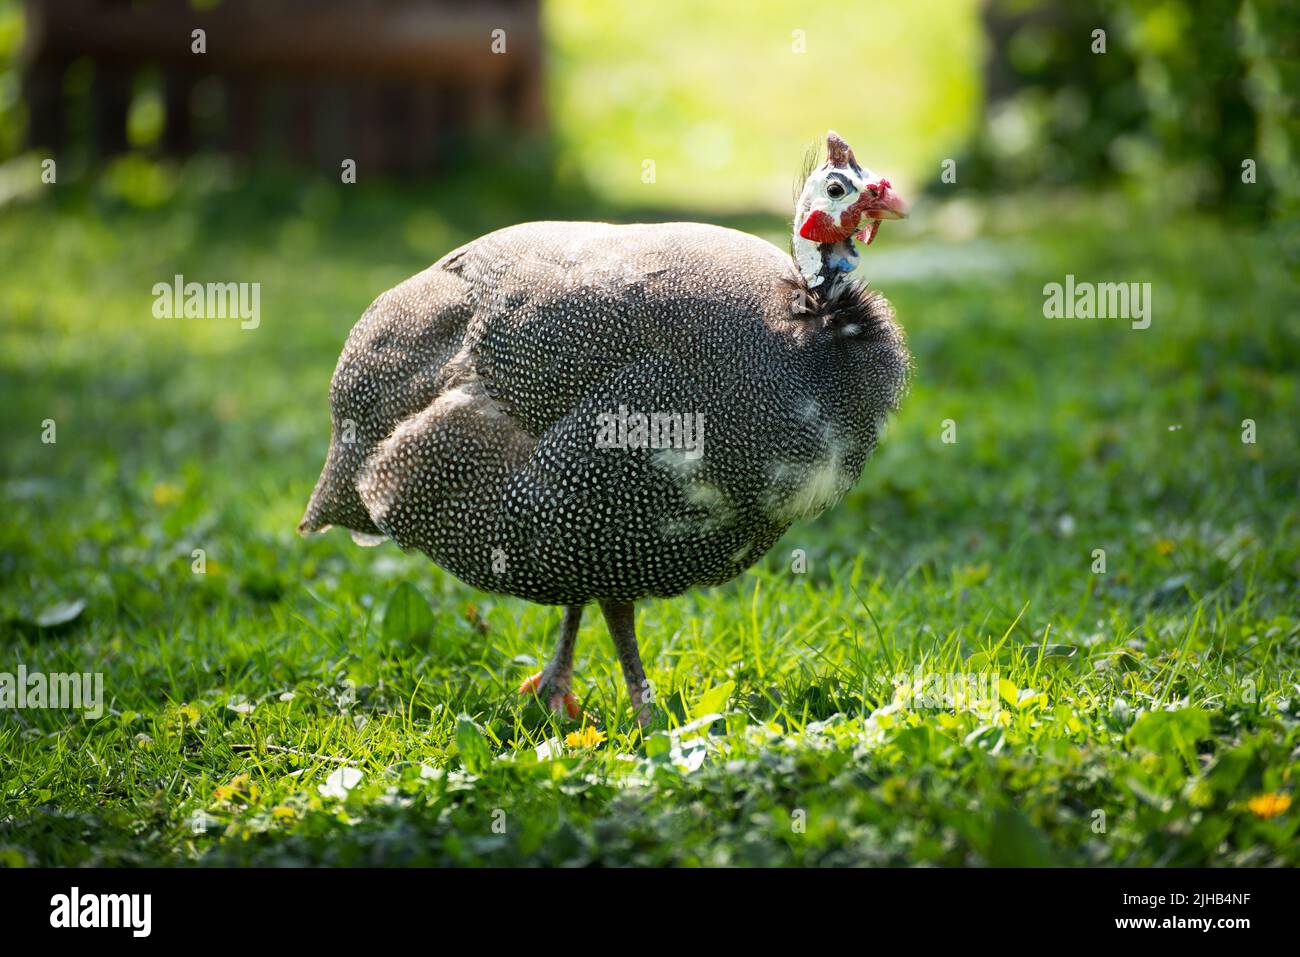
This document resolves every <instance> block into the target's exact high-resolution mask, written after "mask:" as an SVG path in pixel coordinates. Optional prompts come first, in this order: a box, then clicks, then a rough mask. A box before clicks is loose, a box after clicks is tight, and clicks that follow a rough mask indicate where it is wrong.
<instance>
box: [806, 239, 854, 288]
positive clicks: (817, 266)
mask: <svg viewBox="0 0 1300 957" xmlns="http://www.w3.org/2000/svg"><path fill="white" fill-rule="evenodd" d="M793 251H794V261H795V264H796V265H797V266H798V267H799V272H801V273H803V277H804V279H806V280H807V281H808V288H810V289H815V290H817V291H818V292H821V293H826V292H829V291H830V289H831V287H832V286H834V285H835V284H836V283H838V282H839V281H840V280H841V279H843V278H844V277H845V276H847V275H848V274H849V273H851V272H852V271H853V270H854V269H855V268H857V265H858V251H857V249H856V248H855V247H854V245H853V239H852V237H850V238H848V239H841V240H840V241H839V242H836V243H816V242H813V241H812V240H811V239H804V238H803V237H802V236H800V235H799V234H798V233H797V232H796V233H795V234H794V242H793Z"/></svg>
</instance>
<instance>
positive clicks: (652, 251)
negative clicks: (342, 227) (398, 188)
mask: <svg viewBox="0 0 1300 957" xmlns="http://www.w3.org/2000/svg"><path fill="white" fill-rule="evenodd" d="M455 268H456V269H457V271H458V274H459V275H460V276H462V277H463V278H464V279H465V280H466V282H467V283H468V284H469V287H470V296H471V299H472V305H473V313H474V314H473V318H472V320H471V321H470V324H469V328H468V331H467V334H466V338H465V347H466V354H467V356H468V357H469V359H470V361H471V363H472V365H473V367H474V370H475V372H476V373H477V374H478V376H479V377H480V378H481V380H482V381H483V384H484V387H485V388H486V390H487V391H488V393H489V394H490V395H491V396H492V397H493V398H494V399H496V400H497V401H498V402H499V403H500V404H501V407H502V408H503V409H504V410H505V411H506V413H507V414H509V415H511V416H513V417H514V418H515V419H516V421H517V422H518V423H519V424H520V426H521V427H522V428H524V429H525V430H526V431H528V432H529V433H530V434H532V435H535V436H540V435H542V434H543V433H544V432H545V431H546V429H548V428H549V427H550V426H551V425H553V424H554V423H555V422H556V421H558V420H559V419H560V418H561V417H562V416H564V415H566V414H568V413H569V412H570V411H572V410H573V409H574V408H575V407H576V406H577V405H578V404H579V403H580V402H582V401H583V400H584V399H585V398H587V397H588V396H589V395H590V394H591V391H592V389H593V387H594V386H595V385H596V384H597V383H599V382H601V381H602V380H604V379H606V378H607V377H609V376H610V375H612V374H614V373H616V372H617V371H618V370H620V369H623V368H625V367H627V366H629V365H632V364H634V363H637V362H639V361H642V360H644V359H647V358H654V357H659V358H663V359H666V360H668V361H670V362H673V363H675V364H676V365H677V366H678V367H680V368H684V369H702V368H703V367H705V366H709V365H721V366H723V367H725V366H727V365H729V364H730V363H733V362H734V361H735V358H736V354H737V349H738V348H741V347H743V344H744V342H745V341H746V337H752V336H753V332H754V329H753V325H754V324H756V323H761V322H762V321H763V317H764V312H765V310H766V309H767V308H768V307H769V305H770V300H769V294H770V292H771V290H772V288H774V286H775V285H776V284H777V283H778V282H779V279H780V277H781V276H784V275H788V272H789V259H788V257H786V256H784V255H783V254H782V253H781V252H780V251H779V250H777V249H776V247H774V246H772V245H771V244H769V243H766V242H764V241H763V240H760V239H756V238H755V237H753V236H749V235H747V234H744V233H739V232H736V231H734V230H730V229H722V228H720V227H715V226H705V225H701V224H696V223H668V224H660V225H654V226H610V225H606V224H600V223H529V224H525V225H524V226H518V227H513V228H511V229H508V230H502V231H500V232H498V233H493V234H490V235H488V236H486V237H484V238H483V239H480V240H477V241H476V242H475V243H473V244H471V246H470V247H469V248H468V249H467V253H466V255H465V256H464V257H462V258H461V259H460V260H459V261H458V263H457V265H456V266H455Z"/></svg>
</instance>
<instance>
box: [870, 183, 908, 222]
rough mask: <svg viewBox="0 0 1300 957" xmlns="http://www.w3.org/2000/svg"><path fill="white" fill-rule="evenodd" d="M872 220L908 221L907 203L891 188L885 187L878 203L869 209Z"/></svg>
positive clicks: (877, 198) (877, 199)
mask: <svg viewBox="0 0 1300 957" xmlns="http://www.w3.org/2000/svg"><path fill="white" fill-rule="evenodd" d="M867 215H868V216H870V217H871V218H872V219H907V203H906V202H904V201H903V197H901V196H899V195H898V194H897V193H895V192H894V191H893V189H891V188H890V187H889V186H885V187H884V188H883V189H882V190H881V192H880V194H879V195H878V196H877V197H876V201H875V202H874V203H872V204H871V206H870V207H869V208H868V209H867Z"/></svg>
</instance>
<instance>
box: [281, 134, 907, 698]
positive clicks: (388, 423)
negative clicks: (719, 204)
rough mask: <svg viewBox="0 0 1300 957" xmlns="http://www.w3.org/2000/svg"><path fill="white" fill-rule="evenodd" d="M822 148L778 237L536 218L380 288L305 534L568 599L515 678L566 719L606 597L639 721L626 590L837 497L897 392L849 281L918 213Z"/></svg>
mask: <svg viewBox="0 0 1300 957" xmlns="http://www.w3.org/2000/svg"><path fill="white" fill-rule="evenodd" d="M826 145H827V157H826V160H825V162H824V163H822V164H821V165H820V166H817V167H816V168H815V169H811V170H810V171H809V172H808V174H807V176H806V179H805V181H804V185H803V190H802V192H801V194H800V196H799V198H798V201H797V203H796V207H795V219H794V236H793V240H792V251H791V253H790V254H786V253H784V252H782V251H781V250H779V249H777V248H776V247H775V246H773V245H771V244H770V243H768V242H766V241H764V240H761V239H758V238H756V237H754V236H750V235H747V234H745V233H741V232H737V231H735V230H731V229H724V228H721V227H718V226H708V225H703V224H699V223H664V224H657V225H626V226H615V225H609V224H605V223H574V222H539V223H525V224H522V225H519V226H512V227H509V228H507V229H502V230H498V231H497V232H493V233H489V234H488V235H486V236H483V237H481V238H480V239H476V240H474V241H473V242H471V243H468V244H467V245H464V246H461V247H460V248H459V249H456V250H454V251H452V252H450V253H448V254H447V255H446V256H444V257H443V258H442V259H440V260H439V261H438V262H436V263H434V265H432V266H431V267H429V268H428V269H426V270H425V271H424V272H421V273H419V274H418V275H415V276H413V277H411V278H410V279H407V280H406V281H405V282H403V283H401V284H399V285H398V286H396V287H395V288H393V289H391V290H389V291H388V292H386V293H384V294H383V295H381V296H380V297H379V298H378V299H376V300H375V301H374V303H373V304H372V305H371V306H370V307H369V308H368V309H367V310H366V312H365V314H364V315H363V316H362V317H361V319H360V321H358V322H357V324H356V326H355V327H354V328H353V329H352V332H351V334H350V335H349V336H348V339H347V342H346V344H345V345H344V347H343V353H342V355H341V356H340V357H339V362H338V366H337V368H336V369H335V371H334V378H333V380H332V382H331V384H330V405H331V409H332V425H333V429H332V436H331V441H330V447H329V452H328V455H327V457H326V460H325V466H324V469H323V471H322V472H321V476H320V479H319V480H318V481H317V483H316V488H315V491H314V492H313V493H312V496H311V501H310V503H309V504H308V506H307V512H306V515H305V516H304V517H303V520H302V523H301V524H300V525H299V531H300V532H303V533H308V532H315V531H323V530H324V529H326V528H328V527H329V526H330V525H341V526H344V527H346V528H348V529H351V530H352V532H353V537H354V538H355V539H357V541H358V542H359V543H361V544H378V543H379V542H381V541H383V540H384V539H385V538H391V539H393V540H395V541H396V542H397V543H398V544H399V545H401V546H402V547H403V548H419V549H421V550H423V551H424V552H426V553H427V554H428V556H429V557H430V558H431V559H433V561H434V562H436V563H437V564H438V565H440V566H441V567H443V568H444V569H446V570H447V571H449V572H451V573H452V574H453V575H455V576H456V577H457V578H460V579H461V580H462V581H465V582H467V583H468V584H470V585H472V586H474V587H476V588H479V589H482V590H485V591H489V592H498V593H504V594H509V595H515V596H518V597H520V598H524V599H527V600H529V601H533V602H540V603H543V604H552V605H563V606H564V613H563V619H562V622H561V627H560V636H559V644H558V647H557V648H556V650H555V654H554V656H553V658H552V659H551V661H550V662H549V664H547V666H546V668H545V670H543V671H542V672H540V673H539V674H538V675H535V676H533V677H532V678H531V679H529V680H528V681H525V682H524V685H523V686H522V687H521V688H520V692H521V693H536V694H538V695H540V696H541V697H542V698H543V699H544V700H545V701H546V703H547V705H548V706H549V707H550V708H552V709H553V710H555V711H557V712H561V713H567V714H568V715H569V716H570V717H576V716H577V714H578V713H579V712H578V708H577V703H576V699H575V698H574V696H573V694H572V692H571V683H572V673H573V652H574V643H575V639H576V637H577V633H578V624H579V620H580V618H581V615H582V609H583V607H584V606H585V605H586V604H588V603H589V602H593V601H595V602H598V603H599V604H600V608H601V611H602V612H603V613H604V616H605V620H606V623H607V624H608V627H609V631H610V635H611V636H612V638H613V641H614V646H615V648H616V649H617V652H618V657H619V661H620V663H621V665H622V669H623V676H624V678H625V679H626V681H627V689H628V695H629V697H630V699H631V703H632V709H633V712H634V713H635V714H636V717H637V720H638V721H640V722H641V723H645V722H646V720H647V719H648V716H649V714H650V708H649V703H650V698H651V695H650V692H649V683H648V682H647V681H646V678H645V674H644V672H643V670H642V666H641V658H640V653H639V651H638V648H637V641H636V633H635V616H634V610H633V603H634V602H636V601H638V600H641V599H645V598H650V597H670V596H673V595H677V594H680V593H681V592H683V591H686V590H687V589H689V588H692V587H694V586H700V585H718V584H721V583H723V582H726V581H728V580H729V579H731V578H733V577H735V576H736V575H738V574H740V573H741V572H742V571H744V570H745V569H746V568H748V567H749V566H750V565H752V564H754V562H756V561H757V560H758V559H759V558H760V557H761V556H762V555H763V554H764V553H765V552H766V551H767V550H768V549H769V548H771V547H772V545H773V544H775V543H776V541H777V540H778V539H779V538H780V537H781V536H782V534H784V532H785V531H786V529H787V528H789V526H790V525H791V523H793V522H794V521H796V520H800V519H808V518H812V517H814V516H816V515H818V514H820V513H821V512H823V511H825V510H826V509H827V508H829V507H830V506H831V505H832V504H834V503H835V502H836V501H838V500H839V499H840V498H841V497H842V496H843V495H844V493H845V492H847V491H848V490H849V489H850V488H851V487H852V486H853V485H854V484H855V483H856V482H857V480H858V477H859V475H860V474H861V472H862V469H863V466H864V465H865V463H866V460H867V458H868V456H869V455H870V454H871V451H872V450H873V448H874V447H875V444H876V437H877V432H878V430H879V429H880V427H881V425H882V423H883V421H884V419H885V417H886V415H887V414H888V413H889V412H891V411H893V410H894V409H896V407H897V404H898V402H899V399H900V397H901V395H902V392H903V390H904V388H905V384H906V380H907V374H908V369H909V362H910V359H909V356H908V352H907V349H906V345H905V342H904V337H903V333H902V330H901V329H900V328H899V326H898V325H897V324H896V323H895V322H894V319H893V310H892V309H891V308H890V306H889V304H888V303H887V302H886V300H885V299H884V298H883V297H881V296H880V295H879V294H877V293H875V292H873V291H869V290H868V289H867V288H866V286H865V285H864V284H862V283H859V282H857V281H855V280H852V279H850V278H848V275H847V274H848V273H849V272H850V271H851V270H852V269H853V268H854V266H855V265H856V264H857V252H856V249H855V247H854V244H853V240H854V238H857V239H859V240H865V241H866V242H867V243H868V244H869V243H870V242H871V241H872V240H873V239H874V238H875V234H876V230H877V229H878V228H879V226H880V221H881V220H885V219H899V218H902V217H903V216H905V215H906V207H905V205H904V203H903V202H902V201H901V200H900V199H899V197H898V196H897V195H896V194H895V193H894V191H893V190H892V188H891V187H890V184H889V181H888V180H886V179H881V178H879V177H876V176H875V175H873V174H872V173H871V172H869V171H868V170H866V169H864V168H862V167H861V166H859V165H858V162H857V160H856V159H855V158H854V155H853V151H852V150H851V149H849V147H848V144H846V143H845V142H844V141H843V140H842V139H840V137H838V136H837V135H836V134H835V133H833V132H832V133H829V134H827V137H826ZM706 435H707V441H705V437H706Z"/></svg>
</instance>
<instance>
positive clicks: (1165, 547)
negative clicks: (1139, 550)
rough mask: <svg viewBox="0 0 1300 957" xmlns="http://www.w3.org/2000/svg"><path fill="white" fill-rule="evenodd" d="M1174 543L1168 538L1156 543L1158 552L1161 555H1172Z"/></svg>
mask: <svg viewBox="0 0 1300 957" xmlns="http://www.w3.org/2000/svg"><path fill="white" fill-rule="evenodd" d="M1173 550H1174V543H1173V542H1171V541H1170V540H1169V539H1167V538H1162V539H1160V541H1158V542H1156V551H1157V552H1158V553H1159V554H1161V555H1170V554H1172V553H1173Z"/></svg>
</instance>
